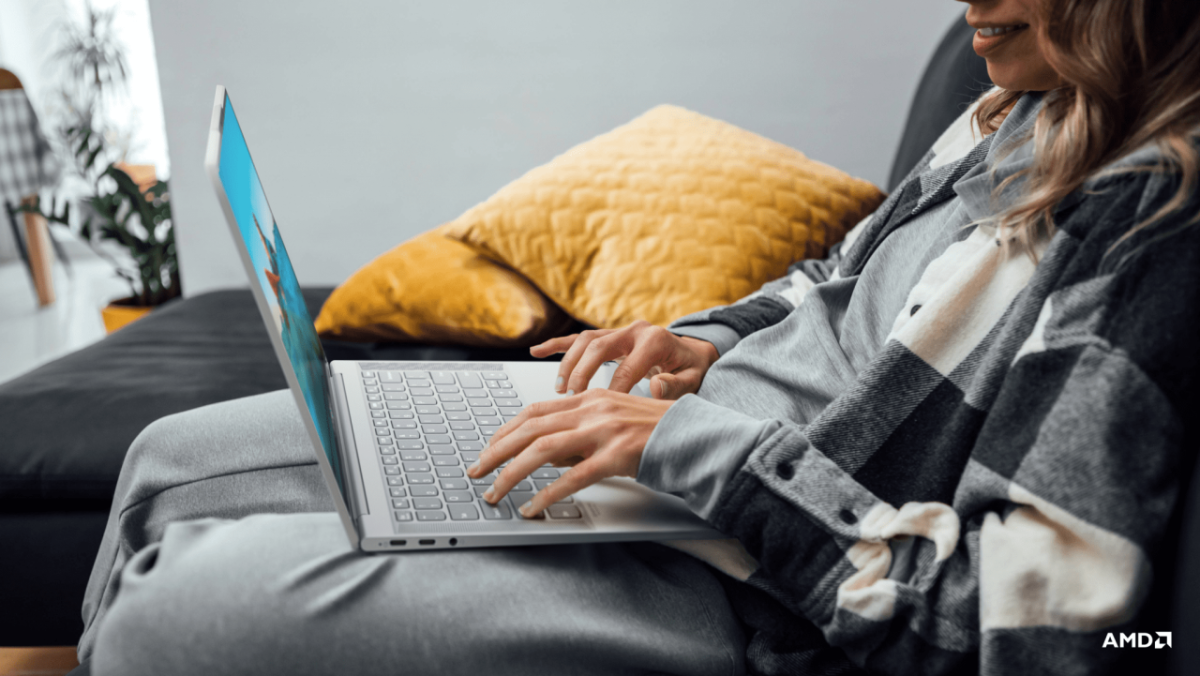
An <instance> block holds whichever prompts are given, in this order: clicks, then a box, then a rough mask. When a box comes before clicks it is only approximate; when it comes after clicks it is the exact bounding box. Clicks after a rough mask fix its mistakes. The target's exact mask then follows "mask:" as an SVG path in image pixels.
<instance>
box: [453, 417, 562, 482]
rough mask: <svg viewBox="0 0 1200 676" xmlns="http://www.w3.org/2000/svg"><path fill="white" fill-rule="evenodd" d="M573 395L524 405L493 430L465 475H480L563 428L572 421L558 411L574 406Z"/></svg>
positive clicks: (474, 476)
mask: <svg viewBox="0 0 1200 676" xmlns="http://www.w3.org/2000/svg"><path fill="white" fill-rule="evenodd" d="M579 402H580V400H578V399H575V398H568V399H550V400H548V401H537V402H534V403H532V404H530V405H529V406H526V407H525V408H524V409H523V410H522V411H521V412H520V413H519V414H517V417H515V418H513V419H512V420H510V421H508V422H506V423H504V424H503V425H501V426H500V429H498V430H496V432H495V434H493V435H492V438H491V440H490V441H489V442H488V445H487V447H486V448H484V449H483V451H482V452H481V453H480V454H479V458H478V459H476V461H475V462H474V463H473V464H472V465H471V466H470V467H468V468H467V476H469V477H471V478H478V477H481V476H483V475H485V474H487V473H488V472H490V471H492V470H493V469H495V468H496V467H498V466H500V465H501V464H503V463H504V461H506V460H509V459H511V458H512V457H513V456H515V455H517V454H518V453H520V452H521V451H522V450H524V449H525V447H527V446H528V445H529V444H531V443H533V441H534V440H535V439H537V438H538V437H539V436H542V435H545V434H551V433H553V432H556V431H558V430H561V429H566V428H568V427H570V426H572V425H573V424H574V422H573V420H572V419H568V418H564V417H562V415H561V414H562V413H563V412H565V411H569V410H571V409H574V408H576V407H577V406H578V405H579Z"/></svg>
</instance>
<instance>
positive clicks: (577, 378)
mask: <svg viewBox="0 0 1200 676" xmlns="http://www.w3.org/2000/svg"><path fill="white" fill-rule="evenodd" d="M635 340H636V337H635V334H633V333H631V332H629V331H622V332H620V333H612V334H609V335H607V336H603V337H600V338H597V339H596V340H593V341H592V342H591V343H590V344H589V345H588V346H587V348H586V349H584V351H583V355H582V356H580V358H579V362H578V363H577V364H576V365H575V368H574V369H573V370H572V371H571V377H570V378H568V379H567V388H568V391H570V392H574V393H575V394H579V393H580V392H583V391H584V390H586V389H587V387H588V383H590V382H592V377H593V376H595V375H596V371H599V370H600V366H601V365H603V364H604V362H606V361H612V360H614V359H619V358H622V357H626V358H627V357H628V356H629V353H630V350H631V349H632V348H633V346H634V341H635Z"/></svg>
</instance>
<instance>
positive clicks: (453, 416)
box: [446, 413, 471, 420]
mask: <svg viewBox="0 0 1200 676" xmlns="http://www.w3.org/2000/svg"><path fill="white" fill-rule="evenodd" d="M470 419H471V414H470V413H447V414H446V420H470Z"/></svg>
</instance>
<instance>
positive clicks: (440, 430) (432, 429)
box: [421, 425, 450, 434]
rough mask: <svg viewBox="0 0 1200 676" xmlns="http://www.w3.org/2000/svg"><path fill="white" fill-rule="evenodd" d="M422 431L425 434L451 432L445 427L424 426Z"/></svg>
mask: <svg viewBox="0 0 1200 676" xmlns="http://www.w3.org/2000/svg"><path fill="white" fill-rule="evenodd" d="M421 431H422V432H424V433H425V434H445V433H446V432H449V431H450V430H448V429H446V426H445V425H422V426H421Z"/></svg>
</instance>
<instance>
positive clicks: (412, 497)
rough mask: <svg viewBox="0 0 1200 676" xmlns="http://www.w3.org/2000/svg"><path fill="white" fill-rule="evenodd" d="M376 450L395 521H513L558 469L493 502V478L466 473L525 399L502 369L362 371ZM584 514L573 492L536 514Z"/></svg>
mask: <svg viewBox="0 0 1200 676" xmlns="http://www.w3.org/2000/svg"><path fill="white" fill-rule="evenodd" d="M361 374H362V376H361V377H362V387H363V393H364V395H365V397H366V400H367V406H368V408H370V414H371V424H372V427H373V432H374V436H375V450H376V451H377V453H376V454H377V456H378V457H379V462H380V466H381V467H382V469H383V475H384V484H385V486H384V487H385V490H386V491H387V493H388V495H389V498H388V499H389V500H390V501H391V512H392V520H393V521H394V522H395V523H397V524H407V523H413V522H436V521H509V520H512V519H521V518H523V517H522V516H521V514H520V512H518V511H516V509H514V506H519V505H523V504H525V502H526V501H527V500H529V499H531V498H532V497H533V496H534V494H535V493H537V491H539V490H541V489H542V488H544V487H546V486H548V485H550V484H551V483H552V482H553V481H554V480H555V479H557V478H558V476H559V471H560V470H558V469H556V468H554V467H550V466H549V465H547V466H544V467H541V468H538V469H537V470H535V471H534V472H533V474H532V475H531V476H530V477H529V478H528V479H525V480H524V481H521V482H520V483H518V484H517V485H516V486H515V487H514V488H513V490H512V491H510V492H509V494H508V495H507V496H505V497H504V499H503V500H501V501H500V502H498V503H496V504H495V505H490V504H488V503H487V502H486V501H484V500H483V498H482V497H480V496H482V495H483V493H484V491H486V490H487V489H488V488H489V487H490V486H491V485H492V481H494V480H495V478H496V474H495V472H493V473H492V474H489V475H488V476H485V477H480V478H478V479H471V478H469V477H467V472H466V470H467V467H469V466H471V464H472V463H474V462H475V460H476V459H478V458H479V453H480V451H482V450H483V447H484V446H485V445H486V444H487V443H488V439H490V438H491V436H492V434H493V433H495V431H496V430H497V429H499V428H500V425H502V424H504V423H505V422H507V421H509V420H512V419H513V417H514V416H516V415H517V414H518V413H520V412H521V408H522V407H523V406H524V403H523V402H522V400H521V396H520V392H518V391H517V388H516V385H515V384H514V383H513V382H512V381H511V380H509V378H508V374H506V373H504V372H503V371H469V370H454V371H417V370H384V369H376V370H363V371H362V372H361ZM547 516H548V517H549V518H551V519H555V520H557V519H564V520H571V519H581V518H583V517H582V513H581V512H580V509H579V506H578V505H576V504H574V500H573V499H572V498H566V499H565V500H563V501H561V502H558V503H556V504H554V505H551V506H550V508H548V509H547V510H546V511H545V513H544V514H542V515H539V516H538V517H537V518H545V517H547Z"/></svg>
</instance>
